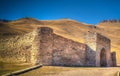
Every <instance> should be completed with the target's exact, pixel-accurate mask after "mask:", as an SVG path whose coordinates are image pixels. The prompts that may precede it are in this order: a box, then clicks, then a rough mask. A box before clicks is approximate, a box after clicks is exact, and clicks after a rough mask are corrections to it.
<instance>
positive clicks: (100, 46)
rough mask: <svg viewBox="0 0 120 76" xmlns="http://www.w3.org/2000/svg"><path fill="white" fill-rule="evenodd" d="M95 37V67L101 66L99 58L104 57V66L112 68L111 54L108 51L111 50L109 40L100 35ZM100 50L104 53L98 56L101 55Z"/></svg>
mask: <svg viewBox="0 0 120 76" xmlns="http://www.w3.org/2000/svg"><path fill="white" fill-rule="evenodd" d="M96 36H97V40H96V46H97V49H96V66H101V64H100V63H101V62H102V60H101V58H102V56H104V55H105V57H106V66H112V61H111V52H110V49H111V47H110V46H111V45H110V43H111V41H110V39H108V38H106V37H105V36H102V35H100V34H98V33H97V34H96ZM102 50H104V51H105V54H104V55H102V56H100V54H101V53H102Z"/></svg>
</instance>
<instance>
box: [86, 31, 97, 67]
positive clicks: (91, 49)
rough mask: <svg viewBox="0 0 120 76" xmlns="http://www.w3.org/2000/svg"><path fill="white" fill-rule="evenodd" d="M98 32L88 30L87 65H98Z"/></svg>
mask: <svg viewBox="0 0 120 76" xmlns="http://www.w3.org/2000/svg"><path fill="white" fill-rule="evenodd" d="M96 40H97V37H96V33H95V32H90V31H88V32H87V33H86V35H85V44H86V45H87V49H86V66H96V64H95V63H96Z"/></svg>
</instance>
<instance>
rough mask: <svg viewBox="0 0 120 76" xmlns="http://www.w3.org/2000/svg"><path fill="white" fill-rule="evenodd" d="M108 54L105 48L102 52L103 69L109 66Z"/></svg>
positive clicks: (101, 62) (101, 64) (101, 63)
mask: <svg viewBox="0 0 120 76" xmlns="http://www.w3.org/2000/svg"><path fill="white" fill-rule="evenodd" d="M106 56H107V52H106V50H105V49H104V48H103V49H102V50H101V52H100V66H101V67H106V66H107V57H106Z"/></svg>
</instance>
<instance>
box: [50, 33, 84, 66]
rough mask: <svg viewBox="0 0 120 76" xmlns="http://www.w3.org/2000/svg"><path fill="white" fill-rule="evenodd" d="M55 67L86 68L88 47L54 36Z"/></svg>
mask: <svg viewBox="0 0 120 76" xmlns="http://www.w3.org/2000/svg"><path fill="white" fill-rule="evenodd" d="M53 39H54V43H53V58H52V59H53V62H52V63H53V65H62V66H64V65H65V66H85V63H86V45H85V44H82V43H78V42H75V41H72V40H70V39H66V38H63V37H61V36H59V35H55V34H54V35H53Z"/></svg>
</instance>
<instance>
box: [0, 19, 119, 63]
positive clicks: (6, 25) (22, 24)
mask: <svg viewBox="0 0 120 76" xmlns="http://www.w3.org/2000/svg"><path fill="white" fill-rule="evenodd" d="M42 26H48V27H51V28H53V29H54V32H55V33H56V34H59V35H61V36H64V37H66V38H69V39H72V40H74V41H78V42H82V43H84V35H85V33H86V32H87V31H88V30H91V31H97V32H99V33H101V34H102V35H104V36H106V37H108V38H110V39H111V41H112V44H111V45H112V48H111V49H112V51H115V52H116V53H117V64H120V51H119V50H120V47H119V45H120V22H109V21H108V22H100V23H99V24H97V25H96V26H93V25H90V24H85V23H81V22H77V21H74V20H70V19H60V20H40V21H38V20H36V19H33V18H22V19H18V20H15V21H9V22H3V21H0V33H27V32H31V31H32V30H33V29H34V28H36V27H42ZM93 28H94V29H93Z"/></svg>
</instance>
